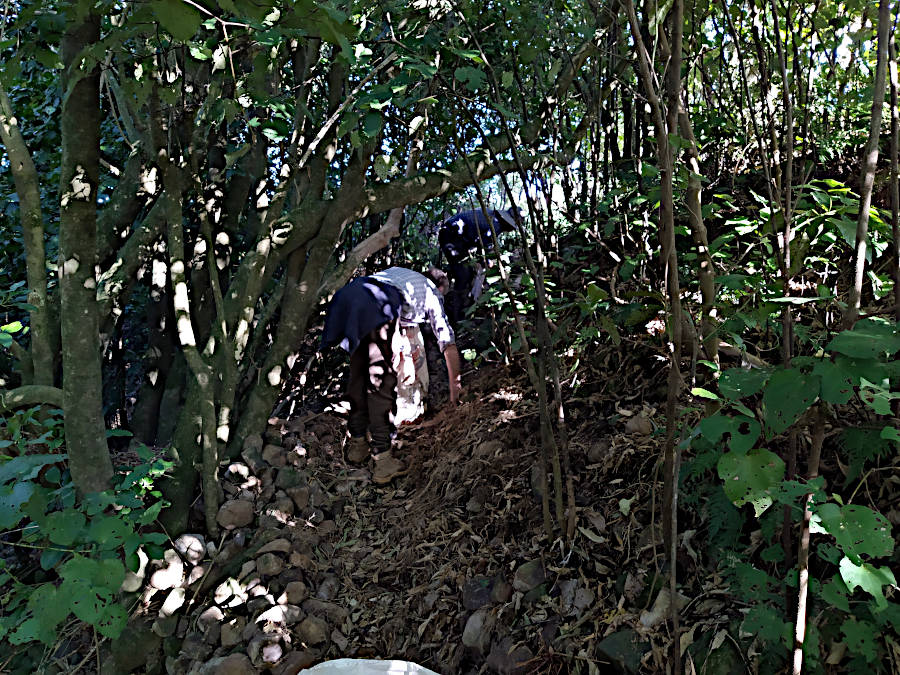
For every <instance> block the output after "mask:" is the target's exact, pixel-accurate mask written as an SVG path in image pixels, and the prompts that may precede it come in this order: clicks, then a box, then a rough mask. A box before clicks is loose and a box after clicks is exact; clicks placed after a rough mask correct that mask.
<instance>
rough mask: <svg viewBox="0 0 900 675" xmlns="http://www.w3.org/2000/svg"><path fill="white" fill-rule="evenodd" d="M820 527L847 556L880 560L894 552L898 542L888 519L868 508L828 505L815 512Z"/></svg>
mask: <svg viewBox="0 0 900 675" xmlns="http://www.w3.org/2000/svg"><path fill="white" fill-rule="evenodd" d="M815 515H816V516H817V517H818V521H819V525H820V526H821V527H822V528H823V529H824V530H825V531H826V532H828V534H830V535H831V536H833V537H834V538H835V540H836V542H837V545H838V546H840V547H841V550H842V551H843V552H844V554H845V555H848V556H850V557H852V558H854V559H858V558H859V557H860V556H863V555H865V556H869V557H872V558H879V557H881V556H888V555H890V554H891V553H893V551H894V538H893V537H892V536H891V524H890V522H888V520H887V518H885V517H884V516H883V515H881V514H880V513H878V512H877V511H873V510H872V509H870V508H868V507H866V506H860V505H857V504H848V505H847V506H838V505H837V504H834V503H831V502H829V503H827V504H822V505H820V506H818V507H817V508H816V509H815Z"/></svg>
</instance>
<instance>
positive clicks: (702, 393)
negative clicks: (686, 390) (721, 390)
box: [691, 387, 719, 401]
mask: <svg viewBox="0 0 900 675" xmlns="http://www.w3.org/2000/svg"><path fill="white" fill-rule="evenodd" d="M691 394H693V395H694V396H699V397H700V398H709V399H712V400H714V401H718V400H719V397H718V396H717V395H716V394H714V393H713V392H711V391H710V390H709V389H704V388H703V387H694V388H693V389H691Z"/></svg>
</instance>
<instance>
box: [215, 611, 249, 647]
mask: <svg viewBox="0 0 900 675" xmlns="http://www.w3.org/2000/svg"><path fill="white" fill-rule="evenodd" d="M246 626H247V619H245V618H244V617H242V616H238V617H235V618H233V619H232V620H231V621H229V622H228V623H225V624H222V633H221V636H220V638H219V643H220V644H221V645H222V646H223V647H225V648H226V649H230V648H231V647H234V646H235V645H238V644H240V643H241V633H242V632H243V631H244V628H246Z"/></svg>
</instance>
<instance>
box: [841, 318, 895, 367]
mask: <svg viewBox="0 0 900 675" xmlns="http://www.w3.org/2000/svg"><path fill="white" fill-rule="evenodd" d="M826 349H828V350H829V351H833V352H840V353H841V354H846V355H847V356H853V357H856V358H861V359H878V358H880V357H883V356H890V355H892V354H894V353H896V352H897V351H900V332H898V330H897V324H896V323H892V322H889V321H885V320H884V319H876V318H867V319H863V320H862V321H859V322H858V323H857V324H856V325H855V326H854V327H853V329H852V330H845V331H844V332H842V333H838V334H837V335H836V336H835V337H834V338H833V339H832V340H831V342H829V343H828V346H827V347H826Z"/></svg>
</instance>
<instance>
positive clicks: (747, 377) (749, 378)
mask: <svg viewBox="0 0 900 675" xmlns="http://www.w3.org/2000/svg"><path fill="white" fill-rule="evenodd" d="M771 375H772V371H770V370H761V369H758V368H751V369H744V368H729V369H728V370H724V371H722V374H721V375H720V376H719V391H720V392H721V394H722V396H724V397H725V398H730V399H732V400H737V399H740V398H745V397H747V396H752V395H753V394H756V393H757V392H759V391H760V390H761V389H762V388H763V386H764V385H765V384H766V381H767V380H768V379H769V377H770V376H771Z"/></svg>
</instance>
